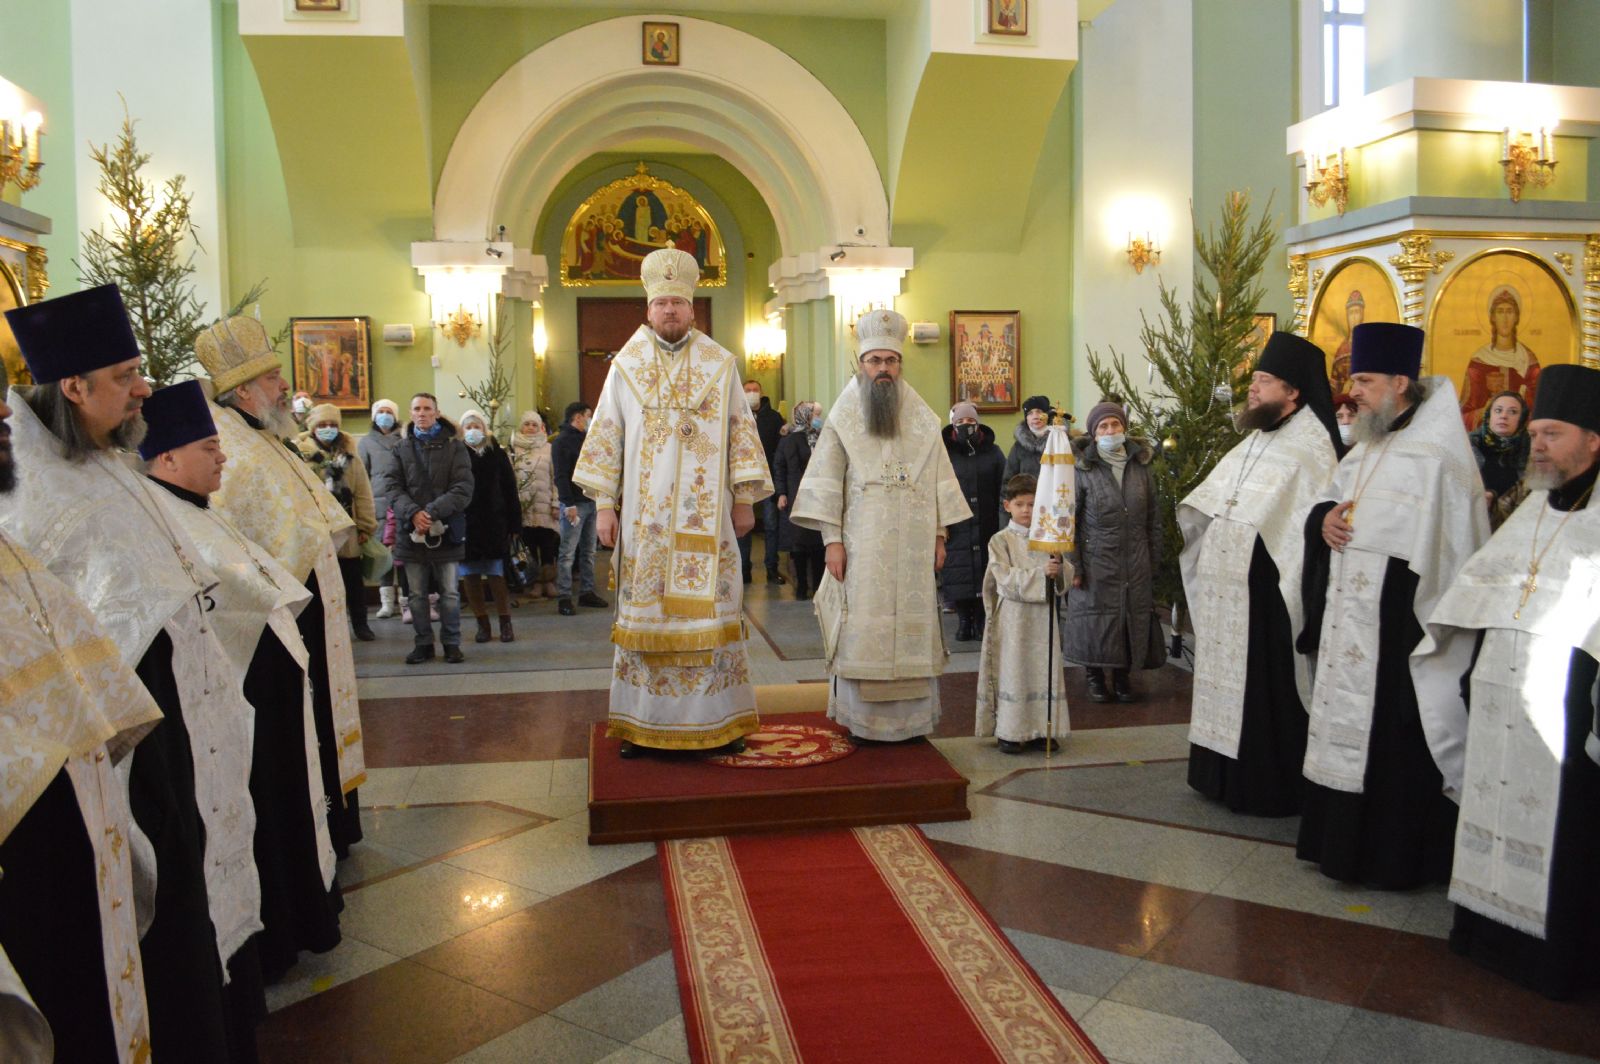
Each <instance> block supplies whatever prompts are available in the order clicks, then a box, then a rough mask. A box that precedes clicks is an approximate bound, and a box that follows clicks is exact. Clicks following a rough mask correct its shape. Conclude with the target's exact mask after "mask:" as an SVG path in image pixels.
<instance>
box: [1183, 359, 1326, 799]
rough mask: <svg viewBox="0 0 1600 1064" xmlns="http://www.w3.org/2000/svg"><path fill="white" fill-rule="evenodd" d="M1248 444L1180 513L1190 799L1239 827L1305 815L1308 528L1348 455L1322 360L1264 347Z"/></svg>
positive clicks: (1239, 420) (1249, 410) (1238, 422)
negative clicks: (1190, 661) (1189, 689)
mask: <svg viewBox="0 0 1600 1064" xmlns="http://www.w3.org/2000/svg"><path fill="white" fill-rule="evenodd" d="M1234 425H1235V427H1236V428H1237V429H1238V430H1239V431H1240V432H1243V433H1245V434H1246V435H1245V438H1244V439H1243V440H1241V441H1239V443H1238V444H1236V445H1235V446H1234V447H1233V449H1232V450H1230V451H1229V452H1228V453H1227V454H1226V455H1224V456H1223V458H1222V461H1220V462H1218V463H1217V464H1216V466H1215V467H1213V468H1212V470H1211V472H1210V473H1209V474H1207V475H1206V479H1205V480H1204V481H1202V482H1201V483H1200V484H1199V486H1197V487H1196V488H1195V489H1194V490H1193V491H1192V492H1190V493H1189V495H1188V496H1187V497H1185V498H1184V500H1183V502H1182V503H1181V504H1180V505H1179V507H1178V526H1179V527H1180V528H1181V529H1182V530H1183V539H1184V547H1183V553H1182V555H1180V557H1179V567H1180V569H1181V570H1182V573H1183V586H1184V592H1185V598H1186V599H1187V601H1188V604H1189V614H1190V618H1191V619H1192V620H1193V622H1194V648H1195V650H1194V699H1193V706H1192V709H1191V711H1190V714H1189V721H1190V724H1189V743H1190V746H1189V786H1191V787H1193V788H1194V789H1195V790H1197V791H1199V792H1200V793H1201V794H1204V795H1205V796H1206V797H1208V798H1212V799H1215V800H1218V801H1221V802H1224V803H1225V804H1226V805H1227V806H1228V808H1229V809H1231V810H1233V811H1234V812H1236V813H1246V814H1249V815H1252V816H1291V815H1293V814H1294V813H1296V812H1298V811H1299V809H1300V791H1301V786H1302V783H1301V781H1302V776H1301V774H1300V771H1301V765H1302V764H1303V763H1304V761H1305V756H1306V711H1305V703H1306V700H1307V699H1309V698H1310V697H1311V670H1310V668H1309V662H1307V660H1306V658H1305V656H1304V655H1302V654H1296V653H1295V649H1294V635H1295V632H1296V630H1297V629H1298V627H1299V625H1300V622H1301V619H1302V608H1303V607H1302V604H1301V601H1300V570H1301V566H1302V565H1303V564H1304V560H1305V544H1304V542H1303V540H1302V532H1301V530H1302V528H1303V527H1304V526H1305V520H1306V514H1307V513H1309V512H1310V510H1311V506H1312V504H1313V503H1315V502H1317V501H1318V500H1319V499H1321V498H1322V497H1323V494H1324V493H1325V492H1326V491H1327V489H1328V484H1329V483H1330V482H1331V481H1332V480H1333V471H1334V469H1335V468H1337V467H1338V465H1339V455H1340V452H1341V450H1342V447H1343V445H1342V444H1341V443H1340V442H1339V435H1338V423H1337V422H1336V421H1335V420H1334V416H1333V400H1332V396H1331V395H1330V394H1329V392H1328V371H1327V359H1326V357H1325V356H1324V355H1323V353H1322V349H1321V348H1320V347H1318V346H1317V345H1316V344H1313V343H1311V342H1310V341H1309V340H1306V339H1305V338H1304V337H1301V336H1296V335H1295V334H1294V333H1291V332H1275V333H1273V334H1272V335H1271V336H1270V337H1269V338H1268V339H1267V344H1266V347H1265V348H1264V349H1263V350H1262V352H1261V358H1260V360H1259V361H1258V362H1257V363H1256V367H1255V371H1254V372H1253V373H1252V374H1251V380H1250V391H1249V396H1248V398H1247V400H1246V406H1245V408H1244V409H1243V410H1241V411H1240V412H1239V413H1238V415H1237V416H1236V417H1235V419H1234Z"/></svg>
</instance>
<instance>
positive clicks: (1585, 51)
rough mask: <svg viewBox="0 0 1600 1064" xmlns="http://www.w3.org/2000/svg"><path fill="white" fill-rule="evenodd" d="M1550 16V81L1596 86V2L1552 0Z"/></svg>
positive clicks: (1599, 35)
mask: <svg viewBox="0 0 1600 1064" xmlns="http://www.w3.org/2000/svg"><path fill="white" fill-rule="evenodd" d="M1553 7H1554V11H1553V12H1552V18H1551V30H1550V41H1551V48H1550V53H1551V55H1550V58H1551V79H1550V80H1551V81H1553V82H1555V84H1557V85H1591V86H1600V4H1597V3H1595V2H1594V0H1555V2H1554V5H1553Z"/></svg>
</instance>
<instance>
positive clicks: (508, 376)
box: [456, 296, 517, 438]
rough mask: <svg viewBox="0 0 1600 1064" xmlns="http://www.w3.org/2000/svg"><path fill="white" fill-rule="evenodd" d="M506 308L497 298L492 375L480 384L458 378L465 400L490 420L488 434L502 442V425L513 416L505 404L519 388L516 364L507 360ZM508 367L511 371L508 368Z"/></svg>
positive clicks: (509, 334) (509, 342)
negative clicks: (470, 402)
mask: <svg viewBox="0 0 1600 1064" xmlns="http://www.w3.org/2000/svg"><path fill="white" fill-rule="evenodd" d="M504 304H505V300H504V299H502V298H501V297H500V296H496V297H495V301H494V323H495V325H494V336H493V337H492V338H491V339H490V340H489V375H488V376H487V377H485V378H484V379H483V380H481V381H479V382H478V383H477V384H468V383H467V382H466V381H465V380H463V379H462V378H461V377H460V376H459V375H458V376H457V377H456V380H457V381H458V382H460V384H461V394H462V396H463V397H465V398H467V399H471V400H472V402H473V405H474V406H476V407H477V408H478V409H479V410H481V411H483V415H484V417H486V418H488V419H489V431H490V432H492V433H494V434H495V435H496V436H500V437H502V438H504V436H503V434H502V433H501V431H500V426H501V423H502V421H503V420H504V419H505V418H507V417H508V416H509V415H510V411H509V410H508V409H506V407H507V403H506V400H508V399H510V398H511V394H512V392H513V391H514V390H515V389H516V384H517V368H516V362H515V360H512V359H508V358H507V357H506V356H507V355H508V354H509V353H510V351H511V323H510V322H509V321H507V320H506V315H505V314H504V313H503V310H504ZM508 363H509V365H510V369H509V371H508V370H507V368H506V367H507V364H508Z"/></svg>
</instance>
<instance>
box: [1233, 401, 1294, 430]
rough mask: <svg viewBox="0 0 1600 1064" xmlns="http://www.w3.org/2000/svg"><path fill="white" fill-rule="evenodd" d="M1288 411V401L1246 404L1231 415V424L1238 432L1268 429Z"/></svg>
mask: <svg viewBox="0 0 1600 1064" xmlns="http://www.w3.org/2000/svg"><path fill="white" fill-rule="evenodd" d="M1288 413H1289V404H1288V403H1259V404H1257V405H1255V406H1247V407H1245V408H1244V409H1243V410H1241V411H1239V412H1238V413H1237V414H1235V415H1234V417H1233V426H1234V428H1236V429H1238V430H1239V431H1240V432H1254V431H1255V430H1256V429H1270V428H1271V427H1272V426H1274V425H1276V424H1277V423H1278V422H1280V421H1282V420H1283V419H1284V417H1285V416H1286V415H1287V414H1288Z"/></svg>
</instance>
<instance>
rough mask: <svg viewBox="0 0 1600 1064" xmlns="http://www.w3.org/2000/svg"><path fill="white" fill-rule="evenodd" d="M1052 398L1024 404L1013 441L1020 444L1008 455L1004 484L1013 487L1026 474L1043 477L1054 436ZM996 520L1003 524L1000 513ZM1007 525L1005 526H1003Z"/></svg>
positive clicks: (1033, 398) (1036, 397)
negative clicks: (1043, 463)
mask: <svg viewBox="0 0 1600 1064" xmlns="http://www.w3.org/2000/svg"><path fill="white" fill-rule="evenodd" d="M1050 409H1051V408H1050V397H1049V396H1048V395H1032V396H1029V397H1028V399H1027V401H1026V402H1024V403H1023V404H1022V420H1021V421H1020V422H1018V423H1017V427H1016V430H1015V431H1014V432H1013V433H1012V438H1013V439H1014V440H1015V441H1016V442H1015V443H1013V444H1012V445H1011V453H1010V454H1008V455H1006V467H1005V469H1004V470H1003V471H1002V474H1001V477H1000V483H1002V484H1009V483H1011V478H1012V477H1014V476H1016V475H1018V474H1019V473H1025V474H1027V475H1028V476H1030V477H1035V478H1037V477H1038V475H1039V466H1040V464H1041V463H1040V461H1039V460H1040V459H1041V458H1043V457H1044V444H1045V440H1047V439H1048V438H1049V436H1050ZM995 513H996V518H995V519H996V520H997V521H999V520H1000V519H999V511H998V510H996V511H995ZM1000 523H1001V525H1002V526H1003V525H1004V522H1003V521H1001V522H1000Z"/></svg>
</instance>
